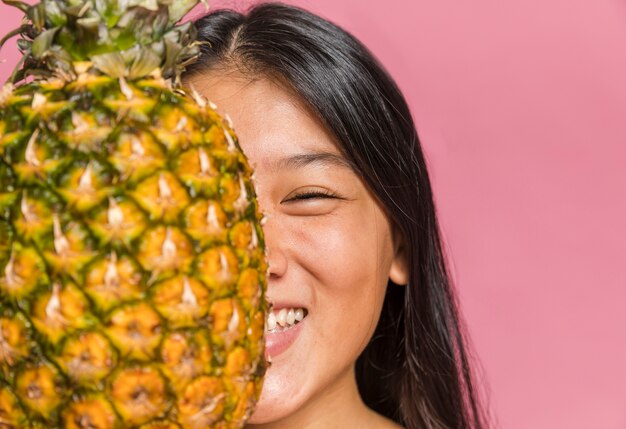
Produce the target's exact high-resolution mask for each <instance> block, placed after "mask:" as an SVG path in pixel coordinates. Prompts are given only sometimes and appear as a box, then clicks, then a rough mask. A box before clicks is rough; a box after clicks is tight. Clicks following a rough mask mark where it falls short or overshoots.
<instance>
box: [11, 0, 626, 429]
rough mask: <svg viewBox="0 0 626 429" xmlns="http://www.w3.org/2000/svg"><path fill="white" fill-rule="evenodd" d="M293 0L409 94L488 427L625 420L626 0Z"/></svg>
mask: <svg viewBox="0 0 626 429" xmlns="http://www.w3.org/2000/svg"><path fill="white" fill-rule="evenodd" d="M292 3H295V4H298V5H301V6H304V7H306V8H309V9H311V10H313V11H315V12H318V13H320V14H321V15H323V16H325V17H327V18H330V19H331V20H334V21H335V22H337V23H339V24H341V25H343V26H344V27H345V28H347V29H348V30H350V31H351V32H353V33H354V34H355V35H356V36H357V37H359V38H361V39H362V40H363V41H364V42H365V43H366V44H367V45H368V46H369V47H370V48H371V49H372V50H373V51H374V53H376V54H377V55H378V56H379V58H380V59H381V60H382V62H383V63H384V64H386V65H387V67H388V69H389V71H390V72H391V74H392V75H393V76H394V77H395V78H396V79H397V81H398V83H399V84H400V87H401V88H402V89H403V90H404V92H405V94H406V96H407V98H408V100H409V103H410V104H411V106H412V109H413V113H414V116H415V118H416V121H417V124H418V128H419V133H420V136H421V139H422V142H423V145H424V148H425V151H426V154H427V157H428V159H429V162H430V167H431V174H432V176H433V181H434V186H435V193H436V197H437V203H438V207H439V213H440V217H441V221H442V224H443V228H444V237H445V240H446V242H447V246H448V248H449V253H450V255H451V259H452V263H453V272H454V275H455V278H456V282H457V285H458V289H459V291H460V296H461V302H462V306H463V310H464V313H465V316H466V319H467V324H468V326H469V329H470V331H471V334H472V337H473V340H474V346H475V350H476V354H477V355H478V356H479V358H480V359H481V361H482V366H483V368H484V380H483V385H485V386H486V389H488V391H489V392H490V393H489V397H490V404H491V409H492V414H493V418H494V420H495V421H496V422H497V423H496V424H494V427H496V426H497V427H502V428H506V429H509V428H510V429H522V428H523V429H529V428H532V429H544V428H545V429H554V428H568V429H588V428H603V429H618V428H619V429H623V428H626V173H625V172H624V171H625V168H626V2H624V1H623V0H524V1H512V0H508V1H502V0H473V1H468V0H437V1H426V0H393V1H387V2H384V3H381V2H379V1H370V0H318V1H315V0H303V1H293V2H292ZM212 4H213V6H214V7H217V6H220V5H222V4H227V5H234V6H238V7H242V6H245V5H247V4H249V2H246V1H232V0H231V1H221V2H217V1H214V2H212ZM383 5H384V6H385V7H382V6H383ZM0 16H1V17H0V23H1V27H2V33H5V32H6V31H8V30H9V29H12V28H15V27H17V26H18V24H19V15H18V13H17V11H15V10H13V9H12V8H9V7H7V6H4V5H2V6H0ZM0 58H1V59H6V60H7V61H6V63H2V64H0V79H2V81H3V80H4V79H5V78H6V77H7V76H8V74H9V70H10V69H11V68H12V66H13V64H14V63H15V62H16V58H17V57H16V50H15V49H14V43H13V42H11V43H10V44H9V45H8V46H7V47H6V48H5V49H4V50H3V51H2V52H1V53H0Z"/></svg>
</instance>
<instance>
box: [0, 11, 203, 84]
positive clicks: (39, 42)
mask: <svg viewBox="0 0 626 429" xmlns="http://www.w3.org/2000/svg"><path fill="white" fill-rule="evenodd" d="M198 1H199V0H41V1H40V2H39V3H37V4H34V5H30V4H27V3H25V2H23V1H21V0H2V2H3V3H5V4H7V5H10V6H14V7H17V8H18V9H20V10H22V11H23V12H24V13H25V16H24V18H23V20H22V24H21V25H20V27H18V28H17V29H15V30H13V31H11V32H10V33H9V34H7V35H6V36H5V37H4V38H3V39H2V40H0V47H1V46H2V45H3V44H4V43H5V42H6V41H7V40H8V39H9V38H11V37H13V36H15V35H20V36H21V38H20V39H18V41H17V44H18V48H19V49H20V51H21V52H22V54H23V57H22V59H21V61H20V62H19V63H18V64H17V66H16V68H15V70H14V72H13V74H12V75H11V77H10V78H9V82H13V83H16V82H19V81H20V80H22V79H24V78H26V77H28V76H30V75H32V76H34V77H35V78H49V77H52V76H56V77H60V78H63V79H65V80H69V79H72V78H75V77H76V76H77V74H78V73H77V72H76V70H75V69H74V64H75V63H83V62H91V63H92V64H93V65H94V67H95V68H96V69H97V70H99V72H100V73H103V74H106V75H109V76H113V77H124V78H128V79H135V78H139V77H143V76H147V75H149V74H150V73H151V72H153V71H155V70H156V69H157V68H160V70H161V74H162V75H163V76H164V77H165V78H174V79H175V81H176V82H177V83H178V82H180V74H181V72H182V71H183V69H184V67H185V66H186V65H187V64H190V63H191V62H193V61H195V59H196V58H197V56H198V55H199V53H200V49H199V45H200V42H198V41H196V40H195V39H196V31H195V27H194V26H193V24H192V23H191V22H186V23H184V24H180V25H176V23H177V22H178V21H179V20H180V19H181V18H182V17H183V16H184V15H185V14H186V13H187V12H188V11H189V10H191V9H192V8H193V7H194V6H195V5H196V4H197V3H198ZM205 6H206V4H205Z"/></svg>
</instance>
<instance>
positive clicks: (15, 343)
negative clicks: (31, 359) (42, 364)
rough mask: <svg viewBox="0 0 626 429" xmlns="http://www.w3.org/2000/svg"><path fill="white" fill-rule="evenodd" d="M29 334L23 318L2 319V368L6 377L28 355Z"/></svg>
mask: <svg viewBox="0 0 626 429" xmlns="http://www.w3.org/2000/svg"><path fill="white" fill-rule="evenodd" d="M27 332H28V331H27V330H26V324H25V322H24V320H23V319H22V318H21V317H15V316H14V317H0V367H1V368H2V369H3V370H4V373H5V375H6V374H9V372H10V371H11V368H12V367H13V366H14V365H15V363H16V362H17V361H18V360H19V359H21V358H24V357H26V356H27V355H28V343H27V341H26V339H27V338H28V333H27Z"/></svg>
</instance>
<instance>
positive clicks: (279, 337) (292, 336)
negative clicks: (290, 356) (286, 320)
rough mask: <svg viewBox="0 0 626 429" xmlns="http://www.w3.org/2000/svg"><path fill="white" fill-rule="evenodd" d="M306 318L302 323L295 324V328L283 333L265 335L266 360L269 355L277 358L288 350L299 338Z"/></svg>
mask: <svg viewBox="0 0 626 429" xmlns="http://www.w3.org/2000/svg"><path fill="white" fill-rule="evenodd" d="M305 320H306V317H305V318H304V319H302V320H301V321H300V322H298V323H297V324H295V325H294V326H293V328H290V329H287V330H286V331H283V332H273V333H268V332H266V333H265V358H266V359H267V358H268V355H269V357H270V359H271V358H275V357H276V356H278V355H280V354H281V353H282V352H284V351H285V350H287V349H288V348H289V347H290V346H291V345H292V344H293V342H294V341H295V340H296V338H298V335H299V334H300V331H302V325H303V324H304V321H305Z"/></svg>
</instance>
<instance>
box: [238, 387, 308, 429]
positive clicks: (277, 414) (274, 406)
mask: <svg viewBox="0 0 626 429" xmlns="http://www.w3.org/2000/svg"><path fill="white" fill-rule="evenodd" d="M285 399H289V402H287V401H285V400H284V399H280V398H271V399H270V398H264V397H263V393H261V398H260V399H259V402H257V404H256V407H255V408H254V412H253V413H252V415H251V416H250V419H249V420H248V424H251V425H259V424H266V423H272V422H277V421H279V420H282V419H284V418H286V417H288V416H289V415H291V414H292V413H294V412H295V410H297V409H298V404H297V403H296V401H295V400H294V399H295V398H293V397H291V398H285Z"/></svg>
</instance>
